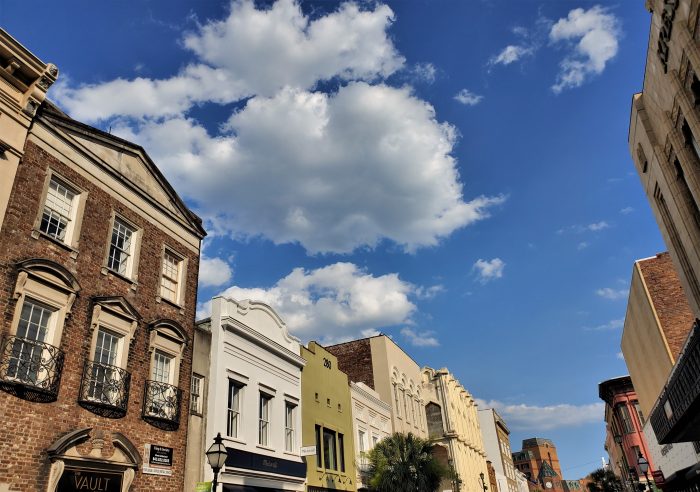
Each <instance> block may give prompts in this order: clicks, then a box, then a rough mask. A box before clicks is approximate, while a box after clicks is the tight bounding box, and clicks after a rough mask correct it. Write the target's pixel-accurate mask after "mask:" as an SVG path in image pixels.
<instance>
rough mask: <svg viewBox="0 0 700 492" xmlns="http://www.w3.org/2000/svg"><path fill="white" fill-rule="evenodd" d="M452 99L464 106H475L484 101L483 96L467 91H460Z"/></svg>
mask: <svg viewBox="0 0 700 492" xmlns="http://www.w3.org/2000/svg"><path fill="white" fill-rule="evenodd" d="M454 99H455V101H457V102H460V103H462V104H464V105H465V106H476V105H477V104H479V103H480V102H481V101H482V100H483V99H484V96H480V95H478V94H474V93H473V92H472V91H470V90H469V89H462V90H461V91H459V92H458V93H457V94H456V95H455V97H454Z"/></svg>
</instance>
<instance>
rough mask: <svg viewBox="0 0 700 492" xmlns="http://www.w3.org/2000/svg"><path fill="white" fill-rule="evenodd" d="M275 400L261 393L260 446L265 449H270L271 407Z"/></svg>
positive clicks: (259, 415) (259, 402) (259, 416)
mask: <svg viewBox="0 0 700 492" xmlns="http://www.w3.org/2000/svg"><path fill="white" fill-rule="evenodd" d="M273 398H274V397H273V396H272V395H270V394H269V393H265V392H264V391H261V392H260V396H259V399H258V445H259V446H262V447H264V448H269V447H270V415H271V413H272V412H270V407H271V406H272V399H273Z"/></svg>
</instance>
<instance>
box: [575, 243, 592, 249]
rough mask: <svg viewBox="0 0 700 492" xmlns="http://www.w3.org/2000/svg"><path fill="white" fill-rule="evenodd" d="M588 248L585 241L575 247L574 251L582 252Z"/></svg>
mask: <svg viewBox="0 0 700 492" xmlns="http://www.w3.org/2000/svg"><path fill="white" fill-rule="evenodd" d="M588 246H589V244H588V243H587V242H586V241H581V242H580V243H578V245H577V246H576V249H577V250H579V251H583V250H584V249H586V248H587V247H588Z"/></svg>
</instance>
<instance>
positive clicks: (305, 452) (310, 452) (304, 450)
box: [299, 446, 316, 456]
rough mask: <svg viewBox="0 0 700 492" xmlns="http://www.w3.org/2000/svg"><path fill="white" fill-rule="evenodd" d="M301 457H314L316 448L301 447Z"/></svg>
mask: <svg viewBox="0 0 700 492" xmlns="http://www.w3.org/2000/svg"><path fill="white" fill-rule="evenodd" d="M299 454H301V456H314V455H315V454H316V446H302V447H301V453H299Z"/></svg>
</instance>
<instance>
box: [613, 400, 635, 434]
mask: <svg viewBox="0 0 700 492" xmlns="http://www.w3.org/2000/svg"><path fill="white" fill-rule="evenodd" d="M617 415H618V418H619V419H620V423H621V424H622V430H623V432H624V433H625V434H630V433H632V432H634V425H633V424H632V418H631V416H630V411H629V409H628V408H627V405H625V404H624V403H622V404H620V405H618V406H617Z"/></svg>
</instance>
